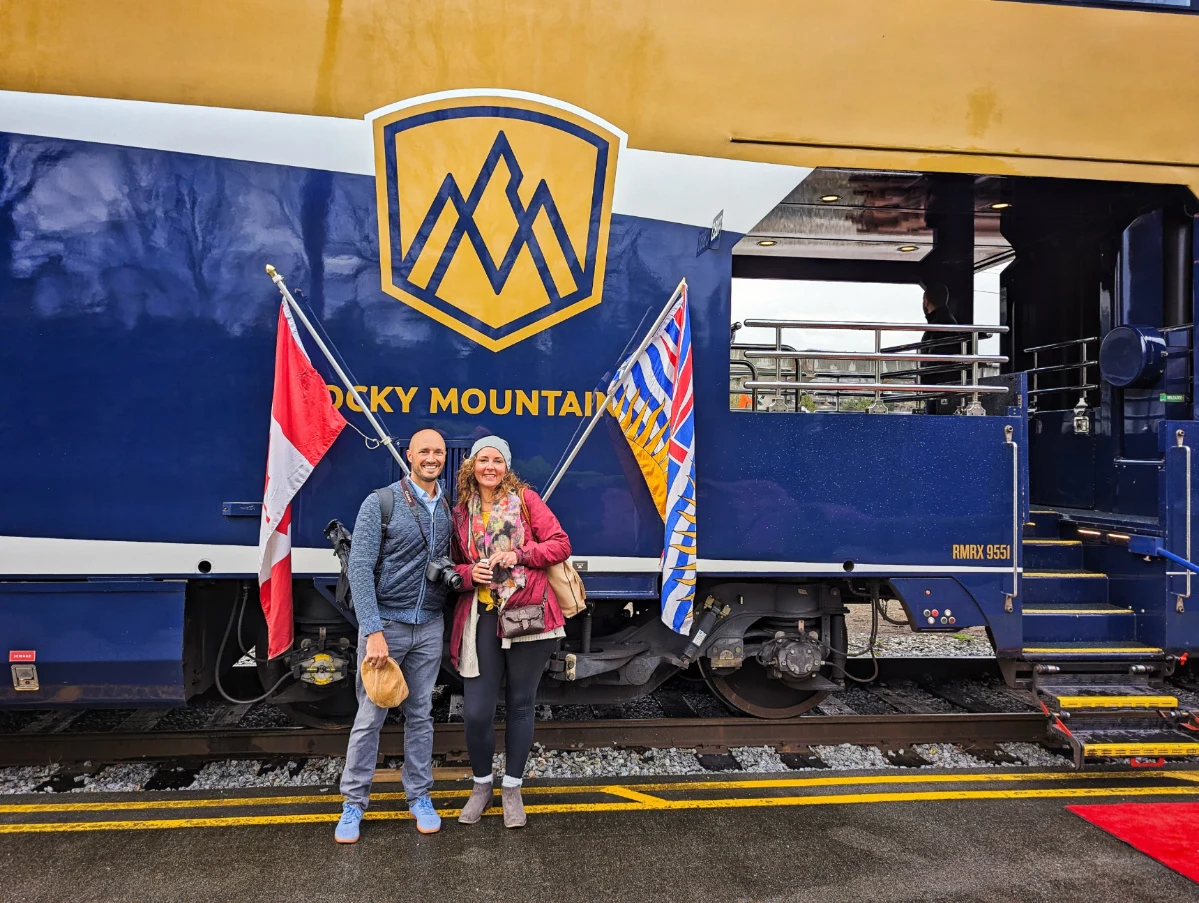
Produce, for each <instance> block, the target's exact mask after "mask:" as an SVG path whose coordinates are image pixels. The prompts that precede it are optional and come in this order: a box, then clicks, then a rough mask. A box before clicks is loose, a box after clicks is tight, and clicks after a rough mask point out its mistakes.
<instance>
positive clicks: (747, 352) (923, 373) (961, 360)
mask: <svg viewBox="0 0 1199 903" xmlns="http://www.w3.org/2000/svg"><path fill="white" fill-rule="evenodd" d="M743 325H744V326H746V327H749V328H762V329H773V330H774V347H773V348H762V347H758V348H745V349H744V350H743V352H742V354H743V356H744V361H734V363H735V364H743V365H745V366H746V367H747V369H749V370H750V372H751V375H752V378H751V379H747V380H745V381H744V382H743V383H742V389H743V390H745V391H746V392H750V393H752V397H753V399H754V402H755V404H754V409H755V410H756V409H757V405H756V402H757V399H758V398H759V396H760V394H762V393H773V396H774V398H776V399H782V398H783V397H784V395H785V394H787V393H795V400H796V403H795V408H796V410H798V409H799V396H800V395H802V394H808V395H812V396H830V395H831V396H833V397H834V398H835V399H836V403H837V410H840V398H841V396H842V395H851V396H852V395H856V396H860V397H872V399H873V400H872V402H871V404H870V406H869V407H868V408H866V411H867V412H868V413H874V414H885V413H888V412H889V409H888V408H887V405H886V404H885V403H884V401H883V399H884V397H886V399H887V400H888V401H890V402H910V401H923V400H927V399H932V398H938V397H945V396H950V397H959V398H961V397H966V398H968V399H969V402H968V404H967V405H966V406H965V409H964V413H966V414H970V415H982V414H983V413H984V410H983V405H982V402H981V401H980V396H982V395H986V394H1003V393H1005V392H1007V391H1009V390H1008V388H1007V387H1005V386H998V385H987V384H985V383H983V382H981V378H982V373H981V370H982V368H983V367H990V366H993V365H999V364H1006V363H1007V362H1008V358H1007V357H1006V356H1004V355H998V354H980V353H979V350H978V343H979V340H980V337H988V336H990V335H993V334H996V333H1005V332H1007V331H1008V328H1007V327H1006V326H981V325H974V324H932V323H871V322H855V321H843V322H837V321H822V320H773V319H772V320H752V319H751V320H745V321H744V324H743ZM788 329H804V330H842V331H859V332H870V333H873V336H874V350H873V351H821V350H799V349H794V348H789V347H786V346H784V344H783V331H784V330H788ZM884 332H919V333H942V334H944V337H940V336H937V337H934V338H932V339H928V340H924V341H920V342H916V343H913V344H909V345H899V346H894V347H888V348H884V347H883V344H882V336H883V333H884ZM945 346H949V350H947V349H946V347H945ZM955 348H956V350H954V349H955ZM804 361H813V362H820V361H847V362H853V363H854V364H857V363H859V362H866V363H868V364H869V365H870V367H869V370H868V371H867V372H864V373H861V372H854V373H848V374H847V373H838V372H829V371H824V372H821V371H820V370H819V369H818V368H808V370H809V373H810V375H809V373H805V368H804V366H803V363H802V362H804ZM786 362H790V364H791V366H790V367H789V368H787V369H784V363H786ZM889 363H899V364H913V365H915V366H914V367H907V368H904V369H890V370H888V369H887V364H889ZM763 369H769V371H770V375H772V376H773V378H762V375H763V374H762V372H761V371H762V370H763ZM955 377H956V380H957V381H956V382H955V381H946V380H953V379H954V378H955ZM930 379H935V380H937V381H936V382H929V381H928V380H930Z"/></svg>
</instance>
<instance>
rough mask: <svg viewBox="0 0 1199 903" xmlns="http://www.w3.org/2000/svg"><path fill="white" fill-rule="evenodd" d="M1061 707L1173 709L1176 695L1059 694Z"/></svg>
mask: <svg viewBox="0 0 1199 903" xmlns="http://www.w3.org/2000/svg"><path fill="white" fill-rule="evenodd" d="M1057 704H1058V705H1060V706H1061V707H1062V708H1063V709H1173V708H1177V707H1178V697H1177V696H1059V697H1057Z"/></svg>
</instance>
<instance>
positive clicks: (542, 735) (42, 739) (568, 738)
mask: <svg viewBox="0 0 1199 903" xmlns="http://www.w3.org/2000/svg"><path fill="white" fill-rule="evenodd" d="M1045 731H1046V718H1045V716H1044V715H1039V714H1035V713H1031V712H1028V713H1026V712H999V713H986V714H983V713H973V712H972V713H966V714H928V715H911V714H901V715H812V716H807V717H802V718H795V719H789V720H786V721H762V720H760V719H756V718H647V719H639V720H623V719H620V720H592V721H545V722H539V723H538V725H537V742H538V743H540V744H541V745H542V746H543V747H545V748H546V749H561V750H574V749H595V748H604V747H611V748H615V749H666V748H672V747H683V748H687V749H695V750H696V752H698V753H700V754H722V753H727V752H728V751H729V750H730V749H732V748H736V747H742V746H771V747H774V748H775V749H777V750H778V751H779V752H782V753H803V752H805V751H806V750H807V749H808V748H809V747H811V746H831V745H836V744H840V743H852V744H861V745H873V746H878V747H880V748H883V749H895V750H898V749H902V748H905V747H908V746H911V745H913V744H916V743H954V744H959V745H965V746H976V747H981V748H984V749H985V748H992V747H994V746H995V745H997V744H999V743H1007V742H1031V743H1036V742H1040V741H1042V740H1044V739H1045ZM496 732H497V735H498V736H497V738H496V740H497V744H498V745H499V746H500V747H502V746H503V727H502V725H497V726H496ZM347 733H348V732H347V731H322V730H313V729H309V728H275V729H270V730H255V729H235V730H220V731H164V732H161V733H154V732H146V733H136V734H127V733H121V732H108V733H95V734H90V733H69V734H61V733H60V734H11V735H8V736H4V737H0V765H3V766H12V765H45V764H49V763H53V762H81V761H85V760H86V761H90V762H104V763H108V762H133V761H140V760H176V759H178V760H185V759H196V758H206V759H207V758H262V757H279V756H286V757H314V756H341V755H344V754H345V749H346V736H347ZM379 752H380V753H381V754H382V755H384V756H400V755H403V752H404V729H403V727H402V726H400V725H396V724H388V725H385V726H384V728H383V732H382V736H381V738H380V742H379ZM433 753H434V755H437V756H441V757H443V758H444V759H445V760H446V761H464V760H465V757H466V739H465V735H464V731H463V725H461V724H438V725H436V726H435V727H434V733H433Z"/></svg>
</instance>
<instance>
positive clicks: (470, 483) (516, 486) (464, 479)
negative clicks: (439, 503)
mask: <svg viewBox="0 0 1199 903" xmlns="http://www.w3.org/2000/svg"><path fill="white" fill-rule="evenodd" d="M528 485H529V484H528V483H526V482H525V481H524V480H522V479H521V478H520V477H518V476H517V475H516V471H515V470H512V469H511V468H509V469H508V470H506V471H505V472H504V476H503V477H502V478H501V479H500V485H499V486H497V487H496V493H497V494H500V493H503V494H507V493H509V492H520V491H521V490H522V489H527V488H528ZM478 494H479V481H478V480H476V479H475V456H474V455H471V456H470V457H469V458H467V459H466V460H465V461H463V462H462V466H461V467H460V468H458V503H459V504H461V505H465V504H468V503H469V502H470V500H471V499H472V498H474V497H475V496H476V495H478Z"/></svg>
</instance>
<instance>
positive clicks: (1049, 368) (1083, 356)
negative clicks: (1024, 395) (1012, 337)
mask: <svg viewBox="0 0 1199 903" xmlns="http://www.w3.org/2000/svg"><path fill="white" fill-rule="evenodd" d="M1097 341H1099V337H1098V336H1088V337H1087V338H1084V339H1070V340H1069V341H1066V342H1050V343H1049V344H1047V345H1034V346H1032V347H1031V348H1025V349H1024V353H1025V354H1031V355H1032V366H1031V367H1030V368H1028V370H1027V371H1026V372H1028V373H1029V374H1031V375H1032V386H1031V387H1030V388H1029V390H1028V397H1029V413H1030V414H1036V413H1037V410H1036V396H1038V395H1053V394H1058V393H1063V392H1079V393H1081V395H1080V396H1079V399H1080V403H1081V404H1082V406H1083V408H1084V409H1085V407H1086V402H1087V394H1086V393H1087V392H1089V391H1091V390H1092V389H1097V388H1099V385H1098V384H1097V383H1092V382H1090V381H1089V377H1088V374H1087V370H1089V369H1090V368H1091V367H1095V366H1098V363H1099V362H1098V361H1093V360H1090V359H1089V358H1088V357H1087V345H1089V344H1090V343H1091V342H1097ZM1068 348H1077V349H1078V360H1077V361H1076V362H1073V363H1060V364H1046V365H1045V366H1044V367H1042V366H1041V355H1042V354H1043V353H1044V352H1047V351H1065V350H1066V349H1068ZM1072 371H1077V373H1078V376H1077V379H1076V380H1075V384H1074V385H1069V386H1048V387H1046V388H1044V389H1042V388H1041V374H1042V373H1069V372H1072Z"/></svg>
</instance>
